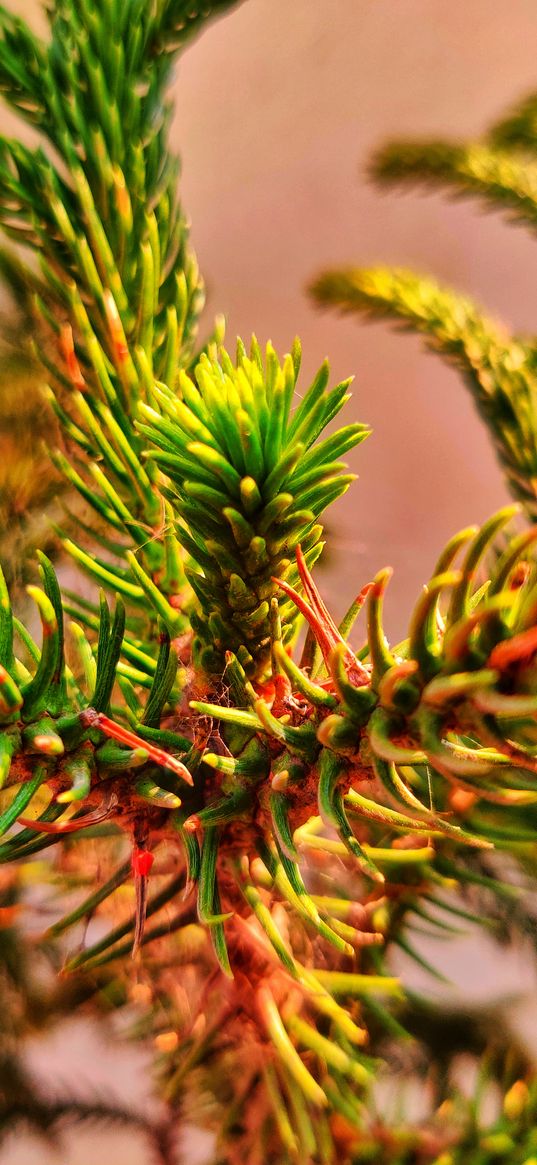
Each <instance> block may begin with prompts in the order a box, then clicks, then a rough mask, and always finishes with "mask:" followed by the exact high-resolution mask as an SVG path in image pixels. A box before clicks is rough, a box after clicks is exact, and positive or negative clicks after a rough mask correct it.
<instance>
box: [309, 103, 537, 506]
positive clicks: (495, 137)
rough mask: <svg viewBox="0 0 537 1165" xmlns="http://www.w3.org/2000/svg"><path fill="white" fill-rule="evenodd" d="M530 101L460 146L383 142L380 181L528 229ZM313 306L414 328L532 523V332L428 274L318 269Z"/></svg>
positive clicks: (535, 173) (535, 192) (534, 181)
mask: <svg viewBox="0 0 537 1165" xmlns="http://www.w3.org/2000/svg"><path fill="white" fill-rule="evenodd" d="M536 140H537V138H536V137H535V97H534V96H532V97H530V98H528V100H527V101H526V102H525V103H523V104H522V106H521V107H520V108H517V109H516V110H515V111H514V112H513V113H512V114H511V115H508V116H507V117H506V118H505V119H502V120H501V121H499V122H498V123H497V125H496V126H493V128H492V130H491V131H490V133H489V134H488V135H485V136H484V137H483V139H482V140H481V141H477V142H470V143H469V144H458V143H450V142H445V141H432V142H419V141H418V142H395V143H389V144H388V145H386V146H385V147H383V148H382V149H381V150H379V151H378V153H377V154H376V156H375V157H374V158H373V162H372V166H371V173H372V176H373V178H374V179H375V181H377V182H379V183H381V184H383V185H388V186H389V185H401V184H403V183H405V184H417V183H421V184H424V185H428V186H434V187H439V188H441V189H446V190H448V191H450V190H451V191H454V193H455V194H456V196H457V197H466V196H469V197H474V198H475V197H477V198H479V199H480V200H481V201H482V202H483V203H484V204H485V205H486V206H487V207H488V208H490V209H491V210H499V211H505V212H506V213H507V214H508V216H509V218H510V219H511V220H513V221H516V222H521V223H523V224H525V225H527V226H529V227H530V229H532V230H533V229H534V228H535V223H536V221H537V168H536V167H535V162H534V159H533V156H532V155H533V153H534V151H535V142H536ZM310 290H311V293H312V295H313V297H314V299H315V300H316V302H317V303H319V304H322V305H326V306H330V307H335V308H336V309H338V310H341V311H344V312H357V313H360V314H366V315H370V316H372V317H373V318H377V317H378V318H382V317H386V318H388V319H391V320H394V321H395V322H396V323H399V322H400V323H401V324H402V325H403V326H404V327H408V329H409V330H415V331H417V332H419V333H421V334H422V335H424V337H425V339H426V343H427V346H428V347H430V348H432V349H433V350H434V351H436V352H438V353H439V354H440V355H442V356H443V357H444V358H446V359H447V360H449V361H450V362H451V363H454V364H455V365H456V366H457V367H458V368H459V370H460V371H461V373H462V375H463V378H464V380H465V382H466V384H467V385H468V387H469V389H470V391H471V393H472V395H473V397H474V400H475V402H476V405H477V408H478V410H479V412H480V414H481V416H482V418H483V419H484V421H485V423H486V424H487V427H488V429H489V432H490V434H491V437H492V440H493V442H494V445H495V448H496V451H497V454H498V457H499V460H500V462H501V465H502V468H503V469H504V471H505V473H506V477H507V482H508V485H509V487H510V489H511V491H512V493H513V494H514V496H515V497H516V498H518V499H520V500H521V501H522V502H523V504H524V506H525V507H526V509H527V512H528V515H529V517H530V519H531V520H532V521H535V518H536V516H537V506H536V496H537V486H536V468H537V421H536V418H535V399H536V392H537V382H536V374H535V367H536V352H537V341H536V339H535V337H534V336H518V335H516V334H512V333H511V332H510V331H509V330H508V329H507V328H505V327H504V326H501V325H499V324H498V323H496V322H495V321H493V320H490V319H488V318H487V316H486V315H485V314H484V313H483V312H482V311H481V309H480V308H479V307H478V306H477V305H476V304H475V303H473V302H472V301H471V300H470V299H469V298H468V297H467V296H463V295H461V294H460V293H458V292H457V291H454V290H452V289H450V288H445V287H441V286H440V285H438V284H437V283H435V282H434V281H433V280H432V279H430V278H428V277H427V276H420V275H416V274H414V273H412V272H410V271H402V270H398V269H395V268H388V267H386V268H384V267H379V268H375V269H369V270H368V269H360V268H351V269H348V270H345V271H333V272H327V273H325V274H324V275H322V276H321V277H320V278H318V279H317V280H315V281H314V283H313V284H312V285H311V289H310Z"/></svg>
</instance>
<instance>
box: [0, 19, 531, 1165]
mask: <svg viewBox="0 0 537 1165" xmlns="http://www.w3.org/2000/svg"><path fill="white" fill-rule="evenodd" d="M9 7H10V8H11V9H13V10H15V11H19V12H20V13H21V14H22V13H24V15H25V16H27V15H28V7H29V0H18V3H16V4H15V3H14V2H13V0H12V2H11V3H10V4H9ZM35 18H36V24H37V25H39V24H40V23H41V20H42V17H41V14H40V12H39V6H36V17H35ZM536 43H537V11H536V8H535V4H534V2H533V0H510V3H509V5H505V3H501V2H500V0H466V2H465V3H464V4H446V3H445V0H325V2H323V3H321V2H317V3H312V2H311V0H292V2H290V0H246V2H245V3H244V4H243V5H242V6H241V7H240V8H239V9H238V10H237V11H235V12H233V13H232V14H231V15H230V16H228V17H227V18H224V19H223V20H220V21H218V22H217V23H215V24H214V25H213V26H212V27H210V28H209V30H208V32H206V33H205V34H204V36H203V37H202V38H201V39H200V40H199V41H196V42H195V43H194V44H193V45H192V47H191V48H190V49H189V50H188V52H187V54H186V56H185V58H184V59H183V61H182V64H181V67H180V70H179V71H178V73H177V76H176V80H175V84H174V97H175V102H176V113H175V118H174V122H173V142H174V146H175V148H176V149H177V151H180V152H181V154H182V158H183V179H182V198H183V202H184V205H185V206H186V208H187V210H188V213H189V214H190V215H191V217H192V220H193V226H192V239H193V243H194V247H195V250H196V252H197V255H198V259H199V263H200V267H201V270H202V272H203V274H204V276H205V279H206V282H207V289H208V311H207V330H209V327H210V318H211V315H214V314H215V313H216V312H224V313H225V315H226V318H227V328H228V339H229V341H230V343H233V341H234V338H235V335H236V334H237V333H239V334H241V335H243V336H245V337H248V336H249V334H250V333H251V332H252V331H255V333H256V334H257V336H258V338H259V340H260V341H261V342H264V341H266V340H267V339H268V338H270V339H272V341H273V343H274V344H275V346H276V348H277V349H280V350H287V349H288V348H289V346H290V344H291V342H292V339H293V337H294V335H295V334H296V333H298V334H299V335H300V337H301V339H302V343H303V351H304V362H303V370H304V371H303V386H304V387H306V386H307V383H308V376H309V374H313V373H314V371H315V370H316V368H317V367H318V365H319V363H320V362H321V360H322V359H323V358H324V357H325V356H326V355H328V356H329V357H330V360H331V364H332V369H333V374H334V378H338V379H339V378H342V377H344V376H348V375H350V374H354V375H355V378H356V379H355V383H354V388H353V398H352V401H351V403H350V405H348V406H347V418H346V419H351V418H352V417H354V418H355V419H358V420H360V421H368V422H369V423H370V424H371V425H372V427H373V430H374V432H373V436H372V437H371V438H370V439H369V440H368V441H367V442H366V443H365V444H364V445H363V446H361V447H360V448H359V449H358V450H357V452H356V454H355V455H354V457H353V461H352V465H353V468H354V469H355V470H356V472H357V473H359V476H360V480H359V482H358V483H357V484H356V485H355V486H354V488H353V489H351V492H350V494H348V495H347V497H346V498H345V499H343V500H342V501H341V502H340V503H339V505H338V506H337V507H336V510H335V513H334V516H333V518H332V519H331V521H332V537H331V543H330V545H331V550H330V555H329V559H328V561H327V563H326V565H325V566H324V567H323V568H322V572H321V571H320V572H319V577H320V579H321V580H322V585H323V587H324V590H325V594H326V595H327V596H328V597H329V598H330V600H331V603H332V607H333V610H334V612H335V613H336V614H339V615H340V614H342V613H343V611H344V609H345V608H346V607H347V606H348V605H349V602H350V600H351V599H352V598H353V597H354V595H355V594H356V593H357V591H358V590H359V589H360V588H361V587H362V585H363V584H364V583H365V582H367V581H368V580H369V579H370V578H371V576H372V574H373V573H374V572H376V571H377V570H378V569H379V568H380V567H381V566H384V565H386V564H387V563H389V564H390V565H392V566H393V567H394V568H395V577H394V580H393V583H392V585H391V594H390V599H389V602H388V614H387V622H388V627H389V629H390V631H391V634H392V635H393V637H395V638H397V637H399V638H400V637H402V635H403V634H404V633H405V629H406V622H407V618H408V615H409V613H410V610H411V607H412V604H413V602H414V600H415V598H416V596H417V594H418V592H419V588H420V586H421V584H422V583H423V581H424V580H426V579H427V577H428V576H429V574H430V570H431V568H432V565H433V563H434V560H435V558H436V556H437V552H438V550H439V549H440V548H441V547H442V545H443V544H444V542H445V541H446V539H447V538H448V537H449V536H450V535H451V534H452V533H454V532H455V531H456V530H457V529H458V528H460V527H462V526H465V525H467V524H468V523H470V522H474V521H477V522H479V521H480V520H482V519H484V518H485V517H486V516H487V515H488V514H490V513H491V512H492V511H493V510H494V509H495V508H496V507H498V506H499V505H501V504H503V503H504V502H505V501H506V500H507V494H506V491H505V489H504V486H503V483H502V480H501V477H500V473H499V470H498V468H497V466H496V463H495V460H494V456H493V453H492V451H491V449H490V446H489V443H488V439H487V437H486V435H485V433H484V431H483V429H482V428H481V426H480V423H479V421H478V419H477V417H476V415H475V413H474V409H473V406H472V404H471V402H470V400H469V398H468V397H467V396H466V395H465V392H464V389H463V387H462V386H461V383H460V380H459V378H458V377H457V376H456V375H455V373H452V372H450V371H449V370H448V369H446V368H445V367H443V366H442V365H440V363H439V362H438V361H437V360H436V359H435V358H434V357H432V356H428V355H426V354H424V353H423V352H422V351H421V347H420V343H419V341H417V340H415V339H414V338H410V337H408V336H401V335H399V334H396V333H393V332H392V331H391V330H390V329H389V328H388V327H384V326H382V325H378V324H376V325H374V326H368V325H365V324H361V323H358V322H356V321H354V320H352V319H350V318H347V319H344V320H343V319H338V318H337V317H336V316H334V315H331V314H322V313H319V312H318V311H317V310H316V309H314V308H313V307H312V306H311V304H310V303H309V302H308V299H307V297H306V295H305V291H304V288H305V285H306V284H307V283H308V282H309V281H310V280H311V279H312V277H313V276H315V275H316V274H317V273H318V272H319V271H320V270H321V269H323V268H325V267H329V266H330V267H332V266H336V265H349V264H353V263H355V264H356V265H360V266H365V265H369V264H376V263H380V262H389V263H391V264H397V265H405V266H409V267H412V268H414V269H415V270H417V271H423V272H426V273H430V274H433V275H435V276H437V277H438V279H439V280H440V281H441V282H446V283H450V284H453V285H454V286H456V287H459V288H461V289H463V290H465V291H467V292H468V293H470V294H471V295H473V296H474V297H475V298H476V299H477V300H478V301H480V302H481V303H482V304H483V305H484V306H485V307H486V308H487V309H488V311H489V312H490V313H491V314H493V315H495V314H496V315H498V316H500V317H502V318H503V319H504V320H505V321H506V322H507V323H508V324H510V325H512V326H514V327H515V328H516V329H518V330H521V331H524V330H526V331H531V330H535V328H536V325H537V312H536V303H537V275H536V273H535V257H536V251H535V245H534V243H532V241H531V240H530V239H529V238H528V236H527V235H526V233H524V232H523V231H522V230H520V229H519V230H518V231H513V230H512V229H510V228H508V227H507V226H505V225H504V224H503V223H502V222H501V221H500V220H499V219H498V218H497V217H494V218H492V217H484V216H483V215H482V214H480V213H479V212H478V210H477V208H476V207H475V206H472V205H469V204H468V203H466V204H458V203H456V202H451V203H448V202H446V199H445V198H442V197H440V196H437V195H426V196H422V195H420V194H418V193H415V192H411V193H408V194H405V195H403V196H401V195H399V194H398V193H392V194H388V195H385V194H383V195H380V194H378V193H377V192H376V191H375V190H374V189H373V188H372V186H371V185H370V184H369V183H368V180H367V175H366V169H367V162H368V157H369V155H370V153H371V151H372V149H373V148H375V147H377V146H378V145H379V144H381V143H382V142H384V141H385V140H386V139H387V138H391V137H395V136H410V137H412V136H420V135H424V136H427V135H429V136H436V135H438V136H442V135H452V136H454V137H461V138H465V137H471V136H472V135H474V134H475V135H478V134H479V133H481V132H482V130H483V129H484V127H485V126H486V125H487V124H488V122H490V121H491V120H492V119H493V118H495V117H496V116H497V115H498V114H500V113H501V112H502V111H503V110H504V109H505V108H506V106H508V105H509V104H510V103H512V102H514V101H516V100H517V99H518V98H520V97H522V96H524V95H525V93H526V92H527V91H529V90H531V89H535V88H536V87H537V69H536V64H535V59H536V52H535V49H536ZM3 116H5V119H6V124H7V126H8V128H7V132H13V133H18V129H16V128H15V123H14V119H11V118H9V119H8V115H7V114H5V115H4V114H3ZM11 127H13V128H11ZM442 960H443V969H444V972H445V973H446V974H447V975H449V976H450V977H451V978H452V979H453V983H454V987H453V989H452V991H453V993H454V997H456V996H458V997H459V998H460V997H461V996H464V998H467V999H468V1000H470V1001H473V1002H478V1001H481V1000H483V999H485V998H491V997H493V996H494V997H497V996H505V995H516V996H520V997H522V999H523V1002H522V1003H517V1005H516V1006H515V1005H513V1009H512V1013H513V1022H514V1024H515V1026H517V1027H518V1029H519V1030H520V1031H521V1032H523V1034H524V1036H525V1038H526V1039H530V1038H532V1035H534V1034H535V1031H536V1029H537V1024H536V1022H535V1016H534V1015H533V1013H532V1009H531V1005H530V1002H529V999H530V994H531V991H532V989H534V987H535V982H534V974H533V969H532V966H533V965H532V964H531V963H530V960H529V958H528V957H526V956H525V953H524V950H523V949H519V950H510V951H509V952H507V953H505V954H504V955H503V956H502V959H501V961H498V953H497V948H496V947H494V946H493V944H492V943H491V944H490V949H489V947H488V946H487V943H486V941H485V940H484V939H483V937H482V936H480V938H479V942H477V941H475V940H473V939H472V938H471V937H470V938H467V939H465V940H454V941H452V942H450V943H449V944H448V945H447V946H446V948H445V950H443V952H442ZM401 970H402V971H403V973H404V975H405V981H407V982H408V981H409V980H410V978H411V980H412V983H413V984H414V985H416V986H426V987H427V989H428V991H429V992H432V993H434V991H436V992H437V993H438V991H439V990H440V992H441V993H443V994H444V995H445V994H446V988H440V989H439V988H438V986H437V987H436V988H433V987H432V984H431V981H430V979H428V978H427V977H426V976H425V974H423V977H422V976H421V975H420V973H419V972H418V971H416V969H415V968H412V972H411V975H410V973H409V974H408V976H407V969H406V967H405V965H404V964H403V961H401ZM524 1000H525V1002H524ZM27 1056H28V1057H29V1061H30V1062H31V1063H32V1065H34V1066H35V1067H36V1070H38V1071H39V1072H43V1073H45V1075H46V1074H49V1075H50V1074H51V1073H52V1075H57V1076H58V1078H59V1079H63V1080H69V1079H70V1077H71V1076H72V1075H73V1074H74V1075H77V1076H78V1077H79V1078H80V1080H81V1081H82V1083H84V1080H87V1081H88V1082H90V1083H91V1084H92V1086H93V1085H98V1086H100V1087H102V1088H103V1089H104V1090H106V1089H108V1088H109V1087H111V1086H113V1088H114V1090H115V1094H116V1095H118V1096H119V1097H121V1096H125V1097H128V1098H129V1099H130V1100H132V1099H133V1096H134V1097H136V1096H138V1095H139V1103H140V1105H143V1104H144V1103H145V1101H144V1097H146V1096H147V1092H148V1085H149V1071H148V1057H147V1054H146V1053H145V1052H144V1051H140V1052H139V1053H138V1052H137V1053H134V1052H132V1051H129V1053H128V1056H127V1057H125V1055H124V1053H122V1054H121V1056H119V1058H118V1052H117V1050H113V1049H110V1048H107V1046H106V1044H105V1043H104V1042H101V1039H100V1036H99V1034H98V1033H97V1032H96V1031H93V1032H92V1033H88V1030H87V1028H84V1027H83V1026H81V1025H77V1024H76V1023H74V1022H73V1023H72V1024H71V1025H70V1028H69V1031H68V1032H67V1033H66V1035H65V1037H64V1038H63V1039H56V1040H54V1039H52V1040H51V1041H49V1042H48V1043H47V1042H46V1041H42V1040H41V1041H37V1040H36V1042H35V1046H31V1047H30V1048H29V1049H28V1052H27ZM73 1065H74V1066H73ZM187 1142H188V1160H189V1162H190V1165H194V1162H195V1160H197V1159H198V1158H197V1157H196V1153H198V1151H199V1154H200V1156H199V1160H202V1159H204V1158H203V1153H204V1152H206V1145H205V1147H204V1144H203V1138H201V1140H200V1137H199V1135H198V1134H196V1135H195V1136H194V1135H193V1134H192V1135H190V1134H188V1133H187ZM97 1143H98V1145H99V1149H100V1150H101V1151H103V1152H106V1153H109V1154H112V1153H113V1154H114V1160H115V1163H116V1165H123V1162H125V1163H126V1162H128V1165H139V1163H140V1165H142V1163H143V1162H148V1161H149V1158H148V1156H147V1152H146V1150H145V1149H144V1147H143V1145H140V1143H139V1141H138V1140H137V1139H135V1138H134V1137H131V1135H130V1134H129V1135H128V1136H127V1135H124V1134H119V1133H114V1132H110V1133H108V1132H107V1131H106V1130H105V1131H102V1130H99V1132H98V1134H94V1135H93V1136H92V1135H90V1134H89V1133H88V1134H87V1135H86V1134H84V1133H82V1134H79V1133H78V1132H77V1136H76V1140H75V1139H74V1138H73V1139H71V1138H69V1137H68V1138H67V1139H66V1141H65V1144H64V1147H63V1149H62V1151H61V1155H60V1156H55V1155H54V1154H53V1153H52V1152H51V1153H50V1154H49V1152H48V1150H46V1149H45V1148H44V1147H43V1145H42V1144H40V1143H39V1142H37V1141H35V1142H34V1141H33V1140H32V1139H26V1138H24V1139H22V1138H12V1139H11V1140H9V1141H7V1142H6V1143H5V1145H4V1147H3V1148H2V1149H0V1162H1V1165H34V1163H35V1165H52V1163H53V1162H54V1163H56V1162H58V1161H60V1160H61V1161H62V1162H63V1163H64V1165H87V1163H88V1162H89V1161H90V1160H92V1159H93V1152H94V1150H95V1146H96V1144H97Z"/></svg>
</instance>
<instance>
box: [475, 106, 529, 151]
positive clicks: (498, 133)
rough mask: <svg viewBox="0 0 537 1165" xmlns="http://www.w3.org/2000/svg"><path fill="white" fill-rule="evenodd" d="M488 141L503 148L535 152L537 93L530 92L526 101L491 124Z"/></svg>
mask: <svg viewBox="0 0 537 1165" xmlns="http://www.w3.org/2000/svg"><path fill="white" fill-rule="evenodd" d="M487 138H488V141H489V142H490V144H491V146H492V147H496V148H498V149H501V150H514V151H517V150H527V151H528V153H529V154H533V153H535V150H536V148H537V95H536V94H535V93H530V94H529V96H528V97H526V99H525V101H522V102H521V103H520V104H517V105H516V106H515V108H514V109H513V110H512V111H511V112H510V113H508V114H507V115H506V116H505V117H502V118H500V119H499V121H497V122H496V123H495V124H494V125H493V126H491V128H490V130H489V132H488V135H487Z"/></svg>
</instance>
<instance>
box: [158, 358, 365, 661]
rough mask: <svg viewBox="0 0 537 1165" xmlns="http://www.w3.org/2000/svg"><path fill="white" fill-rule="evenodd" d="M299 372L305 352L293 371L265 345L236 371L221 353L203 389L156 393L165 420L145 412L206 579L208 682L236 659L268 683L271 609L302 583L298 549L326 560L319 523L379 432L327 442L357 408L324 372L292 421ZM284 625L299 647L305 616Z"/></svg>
mask: <svg viewBox="0 0 537 1165" xmlns="http://www.w3.org/2000/svg"><path fill="white" fill-rule="evenodd" d="M299 367H300V345H299V343H298V341H297V342H295V345H294V348H293V354H292V356H291V355H288V356H286V357H285V360H284V361H283V363H280V361H279V360H278V357H277V355H276V353H275V351H274V349H273V347H272V345H271V344H268V345H267V348H266V353H265V356H264V359H263V357H262V355H261V351H260V348H259V345H258V343H257V341H256V340H253V341H252V347H251V350H250V356H247V355H246V351H245V349H244V346H243V345H242V343H241V342H239V345H238V351H237V364H236V366H235V365H234V364H233V363H232V362H231V360H230V358H229V356H228V354H227V353H226V352H225V350H224V349H223V348H220V349H218V352H216V351H214V352H213V351H212V350H211V351H210V354H209V355H206V356H203V357H202V359H201V361H200V363H199V364H198V365H197V367H196V369H195V372H194V377H195V381H196V384H193V383H192V381H191V379H190V378H189V377H188V376H187V374H186V373H182V374H181V376H180V380H179V391H178V393H177V394H176V393H173V392H171V391H170V390H169V389H168V388H166V387H165V386H156V387H155V398H156V404H157V409H158V411H157V409H155V408H151V407H150V406H148V405H143V404H142V405H141V406H140V410H139V415H140V418H141V420H140V421H139V422H138V423H137V428H138V430H139V432H141V433H142V434H143V435H144V436H145V437H147V438H149V440H150V441H151V443H152V444H153V445H156V446H157V448H156V449H154V450H152V451H149V452H148V453H147V454H146V457H147V459H148V461H150V462H151V463H153V464H157V465H159V466H160V467H161V469H162V470H163V472H165V473H166V474H167V475H168V477H169V479H170V481H171V482H172V484H173V487H174V488H173V491H172V492H170V491H167V493H168V496H169V497H170V498H171V502H172V511H173V513H174V514H175V515H177V516H178V518H179V520H180V525H178V526H177V527H176V534H177V538H178V540H179V542H181V543H182V545H183V546H184V548H185V549H186V550H187V551H188V553H189V554H190V556H191V558H192V560H193V563H194V566H195V567H196V568H197V570H196V571H195V572H194V571H192V570H189V571H188V572H187V573H188V579H189V581H190V584H191V586H192V588H193V590H194V592H195V594H196V596H197V599H198V602H199V605H200V614H197V613H196V612H193V613H192V615H191V621H192V626H193V627H194V630H195V632H196V636H197V638H196V643H195V648H194V658H195V659H197V660H199V663H200V665H201V667H202V668H203V669H204V670H206V671H208V672H213V673H215V672H218V671H220V672H221V671H222V669H223V668H224V667H225V654H226V652H229V651H233V652H235V653H236V654H237V657H238V659H239V662H240V663H241V665H242V666H243V667H244V668H245V669H246V671H247V673H248V674H250V675H252V676H253V677H254V678H255V677H258V678H262V676H263V673H264V672H265V671H266V670H267V667H268V664H269V661H270V626H271V613H270V604H271V599H272V598H273V596H274V595H279V596H280V597H281V598H282V600H283V596H282V593H281V591H279V590H278V584H277V582H276V581H275V580H276V579H277V578H284V577H287V576H288V575H290V576H291V577H292V578H293V577H296V578H297V576H296V568H295V566H294V561H293V560H294V549H295V547H296V546H297V545H298V543H299V542H301V543H302V544H303V546H304V551H305V553H306V556H307V559H308V561H309V562H310V563H313V562H314V561H315V560H316V559H317V558H318V556H319V554H320V552H321V549H322V545H323V543H322V541H321V535H322V526H321V525H319V518H320V516H321V514H322V512H323V510H324V509H325V508H326V506H327V505H329V504H330V503H331V502H332V501H335V500H336V498H338V497H340V496H341V494H343V493H344V492H345V490H346V489H347V488H348V486H349V484H350V482H351V481H352V480H353V475H352V474H348V473H347V474H346V473H345V472H344V471H345V468H346V466H345V463H344V462H342V461H341V460H340V459H341V457H342V455H344V454H345V453H346V452H347V451H348V450H349V449H351V448H352V447H353V446H354V445H357V444H359V443H360V442H361V441H363V440H364V438H365V437H366V436H367V435H368V432H369V430H368V428H367V426H366V425H361V424H354V425H346V426H345V427H344V428H342V429H340V430H338V431H337V432H335V433H333V434H332V435H331V436H330V437H326V438H325V439H324V440H323V441H321V442H318V438H319V437H320V435H321V434H322V432H323V430H324V429H325V427H326V426H327V425H328V423H329V422H330V421H331V420H332V419H333V418H334V417H335V416H337V414H338V413H339V411H340V409H341V408H342V406H343V404H344V403H345V401H346V400H347V399H348V392H347V389H348V385H349V381H344V382H343V383H342V384H340V385H337V386H336V387H335V388H332V389H330V390H328V389H327V383H328V376H329V369H328V365H327V364H326V363H325V364H324V365H323V366H322V368H321V369H320V371H319V372H318V374H317V376H316V377H315V379H314V381H313V383H312V384H311V386H310V388H309V389H308V390H307V392H306V393H305V395H304V397H303V399H302V400H301V402H300V403H299V404H298V406H297V407H296V408H295V409H294V411H293V408H292V402H293V398H294V394H295V388H296V379H297V376H298V371H299ZM199 568H201V571H202V573H200V569H199ZM295 611H296V608H295ZM279 617H280V619H281V620H282V622H283V623H284V625H285V640H286V641H288V640H289V638H290V637H292V634H293V628H294V623H295V617H294V616H293V607H292V605H290V604H288V603H287V604H286V602H285V600H283V602H282V603H281V605H280V611H279Z"/></svg>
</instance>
